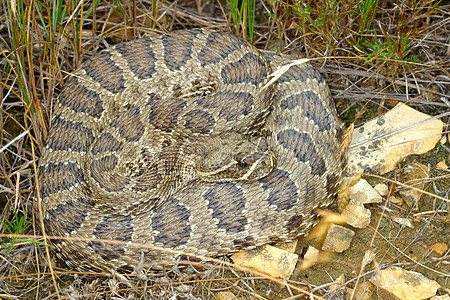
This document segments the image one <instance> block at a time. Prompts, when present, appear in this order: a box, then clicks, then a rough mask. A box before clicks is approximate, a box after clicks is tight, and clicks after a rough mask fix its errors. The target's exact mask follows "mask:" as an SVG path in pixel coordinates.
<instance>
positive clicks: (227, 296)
mask: <svg viewBox="0 0 450 300" xmlns="http://www.w3.org/2000/svg"><path fill="white" fill-rule="evenodd" d="M216 297H217V300H236V299H237V298H236V296H235V295H234V294H233V293H232V292H219V293H217V294H216Z"/></svg>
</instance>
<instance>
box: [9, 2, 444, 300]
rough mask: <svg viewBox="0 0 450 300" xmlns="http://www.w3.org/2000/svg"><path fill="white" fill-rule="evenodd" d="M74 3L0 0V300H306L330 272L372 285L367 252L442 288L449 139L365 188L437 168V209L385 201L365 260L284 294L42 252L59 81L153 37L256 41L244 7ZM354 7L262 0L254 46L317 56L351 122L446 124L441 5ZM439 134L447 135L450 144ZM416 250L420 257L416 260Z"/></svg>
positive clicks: (206, 268)
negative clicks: (215, 34)
mask: <svg viewBox="0 0 450 300" xmlns="http://www.w3.org/2000/svg"><path fill="white" fill-rule="evenodd" d="M74 3H76V2H72V1H67V2H63V1H54V2H53V1H50V0H41V1H33V0H29V1H27V2H26V3H25V2H23V1H21V0H2V1H1V7H0V10H1V11H2V13H1V14H0V49H1V62H0V70H1V75H2V79H1V84H2V87H3V88H2V91H1V100H2V105H1V113H0V126H1V127H0V139H1V147H0V161H1V164H0V177H1V179H2V180H1V181H0V189H1V195H0V207H2V211H1V220H2V223H0V234H2V235H1V238H2V239H1V243H2V244H1V248H0V298H2V297H4V298H6V299H33V298H34V299H53V298H61V299H69V298H70V299H72V298H73V299H76V298H89V299H103V298H110V299H135V298H141V299H213V298H214V297H215V295H217V293H218V292H219V291H223V290H230V291H232V292H233V293H234V294H235V295H237V296H238V297H242V298H243V299H266V298H267V299H280V298H286V299H294V298H296V296H295V295H297V294H302V292H301V291H299V290H298V289H299V288H301V289H302V290H313V291H314V294H315V295H322V296H327V284H326V283H327V282H332V279H331V277H336V275H335V274H339V273H338V272H339V268H338V267H337V265H343V266H344V267H345V269H347V270H348V268H351V269H352V270H354V273H350V272H348V273H347V275H348V276H349V277H348V280H347V282H346V283H345V285H347V286H349V287H354V286H355V284H358V286H363V285H364V283H366V282H367V279H368V278H369V277H370V276H371V275H373V272H374V270H375V266H374V265H373V264H368V265H366V264H365V263H364V260H363V254H364V252H365V250H370V249H373V248H375V247H376V248H377V249H376V251H375V252H376V255H375V256H376V260H377V262H378V263H379V264H380V265H382V266H387V265H392V264H396V265H400V266H403V267H405V268H409V269H414V270H417V271H419V272H424V273H425V274H427V276H428V277H429V278H434V279H436V280H438V281H439V282H440V284H441V285H442V286H446V287H447V288H448V287H449V277H448V275H447V276H445V273H446V272H447V274H448V272H449V268H448V264H449V256H448V255H449V253H448V252H447V253H446V254H444V256H442V257H440V258H436V257H435V255H433V254H432V253H431V252H430V251H428V249H429V246H430V245H431V244H432V243H433V241H444V242H446V243H447V244H448V235H449V234H450V233H449V229H448V194H449V190H450V183H449V170H448V169H447V170H442V171H440V170H436V169H434V166H435V165H436V163H437V162H439V161H441V160H442V159H444V160H446V161H447V163H448V161H449V157H450V149H449V146H448V145H449V144H448V142H447V143H443V144H440V145H438V146H437V147H436V149H435V150H433V151H432V152H431V153H429V154H426V155H423V156H417V157H413V158H410V159H408V160H407V161H406V162H405V163H403V164H402V165H401V166H400V167H399V169H398V170H396V171H394V172H392V173H390V174H388V175H386V177H385V178H376V179H373V180H375V181H377V182H381V181H385V182H387V183H389V185H390V186H391V193H392V194H394V193H396V192H398V190H399V189H401V188H402V187H401V184H395V181H396V180H399V181H402V176H401V171H402V167H403V166H405V165H406V164H407V163H410V162H412V161H421V162H423V163H425V164H428V165H429V166H430V168H431V169H432V170H431V175H430V178H429V179H428V182H429V185H428V187H427V192H428V193H429V195H427V196H426V197H427V200H428V201H430V202H431V203H432V204H430V205H427V206H426V208H427V209H426V210H424V211H414V210H413V209H412V208H408V207H406V206H396V205H392V203H388V202H387V203H385V205H384V206H376V207H372V208H371V210H372V213H373V215H374V218H375V219H376V220H377V221H376V222H375V223H374V224H376V225H378V226H377V227H375V228H373V229H372V232H371V233H370V234H369V235H368V240H367V243H365V244H364V243H362V248H361V251H360V252H352V253H349V255H352V257H351V259H350V260H349V259H347V258H345V257H344V256H338V257H336V258H335V262H336V264H329V265H319V266H315V267H313V268H311V269H309V270H307V271H306V272H305V273H297V274H296V276H295V280H293V281H290V282H289V283H290V287H288V288H284V289H281V288H279V287H278V286H277V285H276V284H273V283H270V282H269V281H268V280H267V279H264V278H262V277H255V276H254V275H252V274H250V273H245V272H242V271H237V269H235V268H232V267H224V266H222V265H221V264H219V263H216V264H206V265H203V266H198V265H194V266H190V267H188V268H186V269H183V270H180V269H178V268H176V267H174V268H169V269H167V270H165V271H164V272H153V271H148V273H142V274H138V275H139V276H136V275H135V276H133V277H130V278H128V280H124V278H125V277H123V276H122V277H121V276H116V277H113V278H109V277H107V276H106V274H93V273H77V272H73V271H70V270H68V269H67V268H66V267H65V266H64V264H62V263H61V262H55V261H54V259H53V257H52V256H51V255H50V256H49V255H48V254H47V252H46V249H47V248H46V247H45V246H43V245H42V242H43V241H45V240H43V239H42V237H41V236H40V232H39V231H38V229H37V224H35V221H34V219H33V213H32V211H33V206H32V199H31V196H32V190H33V187H34V186H35V171H36V164H37V161H38V158H39V153H40V149H41V148H42V146H43V142H44V140H45V137H46V136H47V132H48V120H49V116H50V115H51V113H52V104H53V99H55V96H56V95H57V94H58V93H59V90H60V87H61V85H62V83H63V78H64V76H65V74H67V72H70V71H72V70H74V69H75V68H76V67H77V66H78V65H79V64H80V63H81V62H82V61H83V60H84V59H86V58H88V57H90V56H91V55H92V54H93V53H95V52H96V51H98V50H99V49H102V48H105V47H107V46H108V45H110V44H114V43H117V42H119V41H122V40H128V39H132V38H135V37H139V36H141V35H143V34H145V33H146V32H150V31H154V30H157V31H161V32H163V31H170V30H174V29H180V28H191V27H211V28H221V29H228V30H232V31H234V32H236V33H237V34H239V35H241V36H243V37H245V38H247V39H248V38H249V37H250V36H251V34H250V27H251V24H249V19H248V14H249V12H245V11H244V13H243V14H239V13H238V12H235V18H234V19H233V18H232V14H231V13H230V2H228V1H220V2H218V1H202V0H198V1H178V2H171V1H161V0H159V1H158V0H153V1H149V0H147V1H123V2H122V1H120V2H119V1H112V2H99V3H96V2H90V1H85V2H83V1H80V2H79V3H78V4H77V5H75V4H74ZM137 3H138V4H137ZM302 3H303V4H302ZM306 3H307V4H306ZM358 3H360V4H358ZM58 4H61V6H58ZM118 4H120V5H119V6H118ZM363 4H367V5H366V6H364V5H363ZM363 4H361V1H355V0H344V1H339V2H338V1H333V0H323V1H311V2H303V1H294V0H290V1H275V0H270V1H263V0H258V1H256V5H255V10H254V12H255V18H256V19H255V20H256V21H255V23H254V29H253V42H254V44H255V45H256V46H257V47H259V48H263V49H276V50H279V51H283V52H290V53H294V54H295V53H301V54H302V55H305V56H307V57H310V58H316V59H315V60H314V63H315V64H316V66H317V67H321V71H322V72H323V73H324V75H325V76H326V77H327V79H328V82H329V84H330V87H331V89H332V92H333V96H334V99H335V101H336V104H337V108H338V110H339V112H340V114H341V116H342V117H343V118H344V120H345V121H346V123H347V124H349V123H352V122H355V123H356V125H358V124H361V123H364V122H365V121H366V120H368V119H369V118H371V117H373V116H376V115H379V114H381V113H384V112H386V111H387V110H389V109H390V108H392V107H393V106H394V105H395V104H396V103H398V102H405V103H408V104H409V105H411V106H413V107H414V108H416V109H418V110H420V111H423V112H426V113H429V114H431V115H435V116H440V117H441V118H442V120H443V121H444V123H446V124H447V125H448V120H449V115H448V111H449V108H450V99H449V98H448V95H450V74H449V69H450V68H449V66H450V62H449V60H450V50H449V49H450V18H449V17H448V16H449V13H450V7H449V6H448V5H447V6H442V5H440V4H439V3H438V2H437V1H411V0H405V1H400V2H398V3H396V4H392V3H390V2H387V1H365V2H363ZM369 4H372V5H369ZM374 5H377V6H376V7H377V8H376V9H375V8H374V7H375V6H374ZM233 24H235V25H233ZM448 130H449V129H448V127H446V132H447V137H448ZM391 180H394V182H392V181H391ZM383 207H385V208H387V209H386V210H383ZM390 215H402V216H407V217H408V218H411V219H413V220H414V221H415V224H417V227H416V230H407V229H405V228H403V227H399V226H394V225H393V224H392V223H391V222H390V221H389V216H390ZM382 216H383V218H386V219H383V218H382ZM378 220H380V222H378ZM10 234H19V236H14V237H13V236H10ZM446 235H447V239H445V236H446ZM360 239H361V240H364V237H361V238H360ZM418 245H420V247H422V248H425V250H426V251H425V252H423V251H422V252H417V251H419V250H417V247H419V246H418ZM370 251H371V250H370ZM418 253H420V254H418ZM335 266H336V268H335ZM335 269H336V270H335ZM320 272H321V273H322V274H325V272H328V273H329V274H330V278H329V279H326V277H320V278H315V276H317V274H319V273H320ZM305 274H306V275H305ZM307 274H310V276H309V278H306V277H305V276H307ZM442 274H444V275H442ZM124 276H125V275H124ZM121 278H122V281H121ZM139 278H140V279H139ZM324 278H325V279H324ZM138 279H139V280H138ZM124 282H125V283H124ZM296 299H297V298H296Z"/></svg>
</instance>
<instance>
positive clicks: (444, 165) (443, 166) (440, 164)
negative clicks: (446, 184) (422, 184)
mask: <svg viewBox="0 0 450 300" xmlns="http://www.w3.org/2000/svg"><path fill="white" fill-rule="evenodd" d="M436 169H438V170H445V169H448V166H447V163H446V162H445V160H442V161H440V162H438V163H437V164H436Z"/></svg>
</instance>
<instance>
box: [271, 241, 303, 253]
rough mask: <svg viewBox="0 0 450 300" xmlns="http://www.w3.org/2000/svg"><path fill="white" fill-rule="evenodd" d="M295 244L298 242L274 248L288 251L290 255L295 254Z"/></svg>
mask: <svg viewBox="0 0 450 300" xmlns="http://www.w3.org/2000/svg"><path fill="white" fill-rule="evenodd" d="M297 242H298V240H295V241H292V242H286V243H283V244H280V245H276V246H275V247H277V248H280V249H282V250H286V251H289V252H291V253H295V249H297Z"/></svg>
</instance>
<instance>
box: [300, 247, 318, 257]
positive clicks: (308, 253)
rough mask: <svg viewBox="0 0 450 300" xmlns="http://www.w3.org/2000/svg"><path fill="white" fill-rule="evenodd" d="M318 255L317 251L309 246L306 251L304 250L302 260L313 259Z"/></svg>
mask: <svg viewBox="0 0 450 300" xmlns="http://www.w3.org/2000/svg"><path fill="white" fill-rule="evenodd" d="M318 254H319V250H318V249H316V248H314V247H313V246H309V247H308V250H306V253H305V256H304V259H313V258H314V257H316V256H317V255H318Z"/></svg>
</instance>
